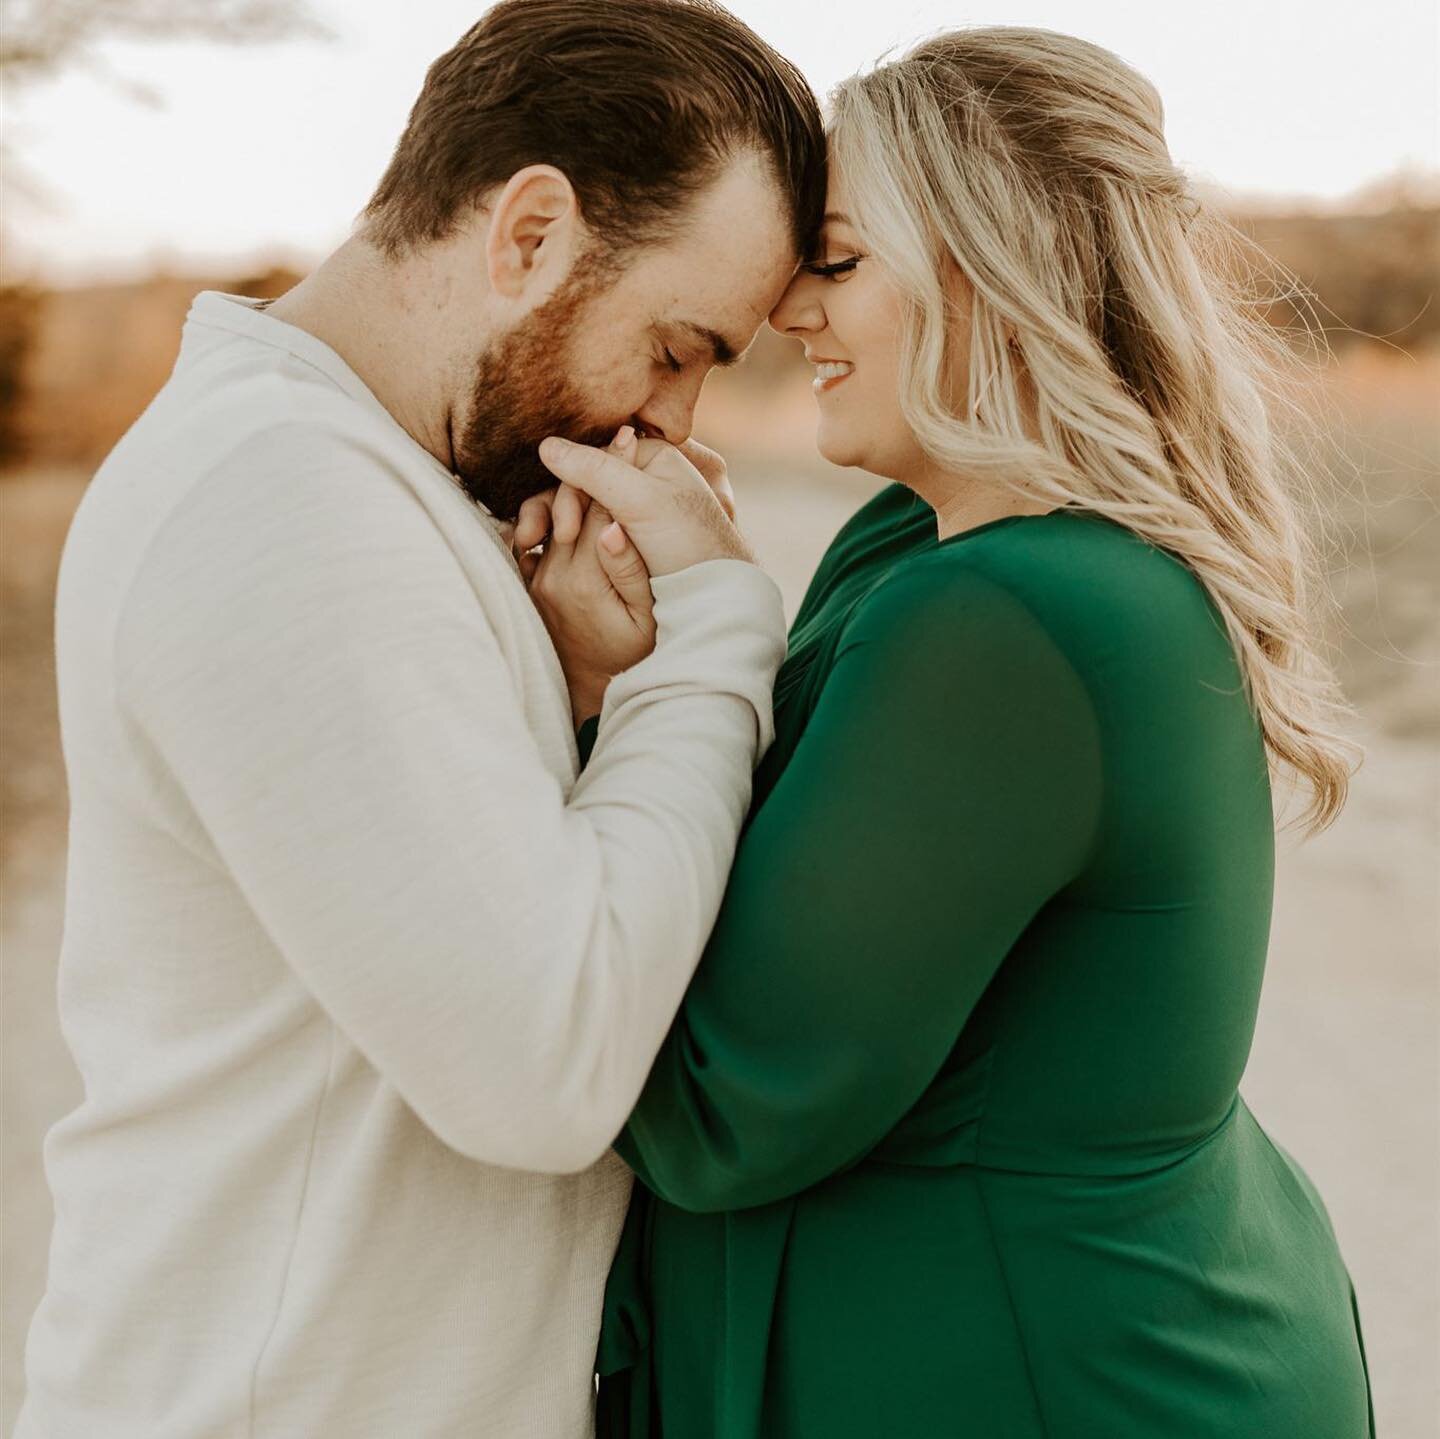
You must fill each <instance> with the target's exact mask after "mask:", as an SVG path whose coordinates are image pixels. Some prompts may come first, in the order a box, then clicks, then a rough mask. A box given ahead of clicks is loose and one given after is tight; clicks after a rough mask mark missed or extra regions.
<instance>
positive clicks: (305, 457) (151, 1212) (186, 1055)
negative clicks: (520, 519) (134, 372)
mask: <svg viewBox="0 0 1440 1439" xmlns="http://www.w3.org/2000/svg"><path fill="white" fill-rule="evenodd" d="M655 589H656V600H657V603H656V613H657V617H658V620H659V642H658V645H657V647H656V649H655V652H654V653H653V654H652V655H651V656H650V657H649V658H648V659H646V660H644V661H642V662H641V663H640V664H638V665H637V666H635V667H634V668H633V669H631V670H629V671H628V672H626V673H625V674H624V675H622V676H620V677H619V678H617V679H616V680H615V681H614V682H613V683H612V684H611V686H610V690H609V693H608V695H607V697H606V703H605V710H604V713H603V715H602V717H601V726H600V734H599V739H598V742H597V744H596V747H595V751H594V754H593V757H592V758H591V760H590V762H589V764H588V766H587V767H586V769H585V772H584V774H583V776H581V777H579V778H578V779H577V758H576V747H575V738H574V735H573V733H572V730H571V721H570V710H569V704H568V701H567V698H566V692H565V684H564V680H563V677H562V675H561V671H560V667H559V663H558V661H557V659H556V656H555V653H554V651H553V649H552V647H551V645H550V642H549V639H548V637H547V635H546V633H545V630H544V628H543V626H542V625H541V623H540V620H539V618H538V616H537V615H536V613H535V611H534V609H533V608H532V606H531V604H530V601H529V598H528V596H527V594H526V592H525V588H524V586H523V584H522V582H521V580H520V578H519V575H518V571H517V569H516V567H515V564H514V561H513V560H512V558H511V556H510V553H509V551H508V549H507V548H506V546H505V543H504V540H503V538H502V537H501V535H500V534H499V532H498V529H497V527H496V525H495V524H494V522H493V521H491V520H490V519H489V517H488V516H486V515H485V514H484V513H483V512H482V511H480V510H478V509H477V508H476V507H475V506H474V505H473V504H471V502H470V501H469V500H468V499H466V497H465V496H464V495H463V493H462V492H461V491H460V489H459V488H458V486H457V485H456V484H455V482H454V480H453V479H452V478H451V476H450V475H449V474H448V473H447V472H446V470H445V469H444V468H443V466H441V465H440V464H438V463H437V462H436V461H435V460H434V459H433V458H432V457H431V456H430V455H429V454H428V453H426V452H425V451H424V450H423V449H421V448H420V447H419V446H417V445H416V444H415V443H414V442H413V441H412V440H411V439H410V438H409V437H408V436H407V435H406V434H405V432H404V431H403V430H401V429H400V428H399V426H398V425H396V423H395V422H394V421H393V420H392V419H391V417H390V416H389V414H387V413H386V411H385V410H384V409H383V408H382V407H381V406H380V404H379V403H378V402H377V401H376V400H375V398H374V396H373V395H371V393H370V392H369V391H368V390H367V389H366V388H365V386H364V385H363V384H362V383H361V382H360V380H359V379H358V378H357V377H356V375H355V374H354V373H353V372H352V371H351V370H350V369H348V368H347V366H346V365H345V364H344V363H343V362H342V361H341V360H340V358H339V357H338V356H337V355H336V354H335V353H334V351H332V350H330V349H329V348H328V347H327V346H325V345H324V344H322V343H321V342H320V341H318V340H316V339H315V338H314V337H312V336H310V335H308V334H305V333H303V332H302V331H299V330H297V329H295V328H294V327H292V326H289V325H286V324H284V323H282V322H281V321H279V320H276V319H274V318H272V317H271V316H269V315H266V314H265V313H264V312H263V311H260V310H257V309H256V308H254V305H253V302H245V301H240V300H236V299H233V298H230V297H226V296H221V295H217V294H205V295H201V296H200V297H199V298H198V299H197V301H196V303H195V306H194V309H193V310H192V312H191V315H190V319H189V321H188V323H187V325H186V328H185V336H184V343H183V347H182V350H181V354H180V359H179V362H178V364H177V366H176V369H175V373H174V375H173V376H172V378H171V379H170V381H169V383H168V384H167V385H166V387H165V389H164V390H163V391H162V392H161V394H160V396H159V397H158V398H157V400H156V401H155V403H154V404H153V405H152V406H151V407H150V409H149V410H148V411H147V412H146V414H145V415H144V416H143V417H142V418H141V420H140V421H139V422H138V423H137V424H136V425H135V427H134V428H133V429H132V430H131V431H130V433H129V434H128V435H127V436H126V437H125V439H124V440H123V441H122V442H121V443H120V445H119V446H118V447H117V448H116V450H115V452H114V453H113V454H112V455H111V457H110V458H109V460H107V462H106V464H105V465H104V467H103V468H102V469H101V471H100V473H99V474H98V475H97V476H96V479H95V481H94V483H93V485H92V486H91V488H90V490H89V492H88V494H87V495H86V497H85V500H84V502H83V504H82V505H81V508H80V511H79V513H78V515H77V517H76V520H75V524H74V528H73V530H72V531H71V534H70V538H69V540H68V542H67V545H66V550H65V557H64V561H63V565H62V571H61V580H60V594H59V601H58V618H57V643H58V656H59V681H60V702H61V721H62V731H63V739H64V748H65V759H66V765H67V769H68V774H69V782H70V796H71V827H70V855H69V876H68V894H67V905H66V918H65V938H64V949H63V954H62V958H61V965H60V1014H61V1019H62V1023H63V1027H64V1031H65V1035H66V1038H67V1041H68V1043H69V1045H70V1047H71V1049H72V1050H73V1053H74V1056H75V1061H76V1063H77V1065H78V1066H79V1069H80V1072H81V1075H82V1076H83V1078H84V1081H85V1099H84V1102H83V1103H82V1104H81V1105H80V1107H79V1108H78V1109H77V1110H75V1111H74V1112H73V1113H72V1114H70V1115H69V1116H68V1117H67V1118H65V1119H63V1120H62V1121H61V1122H60V1123H59V1124H58V1125H56V1127H55V1128H54V1130H53V1131H52V1132H51V1134H50V1136H49V1139H48V1141H47V1144H46V1150H45V1158H46V1168H47V1173H48V1176H49V1179H50V1183H51V1187H52V1189H53V1192H54V1196H55V1204H56V1224H55V1233H54V1239H53V1243H52V1249H51V1259H50V1273H49V1282H48V1287H47V1290H46V1293H45V1296H44V1299H43V1301H42V1302H41V1305H40V1307H39V1310H38V1311H37V1314H36V1316H35V1319H34V1322H33V1325H32V1328H31V1332H30V1339H29V1346H28V1351H27V1369H28V1383H27V1389H28V1397H27V1401H26V1405H25V1408H24V1410H23V1413H22V1416H21V1419H20V1423H19V1427H18V1429H17V1431H16V1432H17V1435H18V1436H20V1439H37V1436H48V1439H110V1436H114V1439H202V1436H204V1439H221V1436H224V1439H232V1436H233V1439H240V1436H245V1439H251V1436H256V1439H279V1436H318V1439H458V1436H462V1435H463V1436H496V1439H552V1436H554V1439H581V1436H584V1435H588V1434H589V1433H590V1432H591V1429H592V1403H593V1400H592V1392H593V1390H592V1382H591V1364H592V1359H593V1356H594V1350H595V1340H596V1334H597V1329H598V1322H599V1307H600V1299H601V1294H602V1289H603V1285H604V1280H605V1273H606V1268H607V1265H608V1263H609V1260H610V1257H611V1253H612V1250H613V1247H614V1244H615V1240H616V1237H617V1234H618V1230H619V1226H620V1222H621V1218H622V1216H623V1212H624V1209H625V1205H626V1200H627V1197H628V1193H629V1183H630V1179H629V1174H628V1172H627V1171H626V1169H625V1168H624V1166H623V1165H622V1164H621V1163H620V1161H619V1160H618V1159H617V1158H615V1156H614V1155H613V1154H610V1153H609V1152H608V1146H609V1144H610V1142H611V1140H612V1139H613V1137H614V1136H615V1134H616V1133H617V1132H618V1130H619V1128H620V1126H621V1125H622V1123H623V1122H624V1120H625V1118H626V1116H627V1113H628V1111H629V1109H630V1106H631V1104H632V1102H633V1101H634V1100H635V1098H636V1096H637V1094H638V1093H639V1090H640V1088H641V1085H642V1083H643V1082H644V1079H645V1075H646V1072H647V1070H648V1068H649V1065H650V1062H651V1060H652V1058H653V1056H654V1054H655V1052H656V1050H657V1048H658V1047H659V1043H660V1040H661V1038H662V1036H663V1034H664V1032H665V1030H666V1028H667V1027H668V1024H669V1022H670V1019H671V1017H672V1015H673V1013H674V1011H675V1009H676V1007H677V1006H678V1004H679V1001H680V997H681V994H682V992H683V990H684V988H685V985H686V983H687V981H688V980H689V978H690V974H691V971H692V969H693V967H694V964H695V961H696V958H697V956H698V955H699V953H700V949H701V947H702V945H703V942H704V939H705V936H706V934H707V932H708V930H709V927H710V925H711V923H712V921H713V919H714V916H715V912H716V909H717V907H718V905H719V900H720V895H721V891H722V888H723V885H724V881H725V876H726V872H727V869H728V866H729V863H730V860H731V856H732V851H733V847H734V844H735V839H736V835H737V833H738V830H739V826H740V822H741V819H742V817H743V814H744V812H745V807H746V803H747V800H748V797H749V791H750V773H751V768H752V766H753V764H754V761H755V759H756V756H757V752H758V750H759V749H760V748H762V747H763V745H764V744H765V743H766V741H767V740H768V736H769V723H770V718H769V703H770V699H769V690H770V685H771V682H772V680H773V678H774V674H775V670H776V668H777V666H778V664H779V661H780V659H781V656H782V653H783V649H784V628H783V620H782V615H781V607H780V599H779V595H778V592H777V591H776V589H775V587H774V585H773V584H772V583H771V582H770V581H769V580H768V579H766V578H765V576H763V575H762V574H761V573H760V572H759V571H758V570H757V569H755V568H754V567H752V566H748V565H744V564H741V563H739V562H737V561H716V562H712V563H709V564H705V565H700V566H697V567H696V568H694V569H692V570H689V571H686V572H684V573H683V574H679V575H675V576H671V577H668V578H665V579H663V580H660V581H658V582H657V583H656V586H655Z"/></svg>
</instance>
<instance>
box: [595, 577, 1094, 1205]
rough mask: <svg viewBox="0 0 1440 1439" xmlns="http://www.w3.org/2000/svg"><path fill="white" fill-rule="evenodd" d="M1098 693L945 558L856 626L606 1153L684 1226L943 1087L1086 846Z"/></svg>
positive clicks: (779, 1185) (980, 583) (804, 1175)
mask: <svg viewBox="0 0 1440 1439" xmlns="http://www.w3.org/2000/svg"><path fill="white" fill-rule="evenodd" d="M1099 795H1100V773H1099V746H1098V738H1097V729H1096V724H1095V720H1094V716H1093V712H1092V709H1091V706H1090V703H1089V699H1088V695H1087V692H1086V690H1085V688H1084V686H1083V684H1082V682H1081V680H1080V678H1079V676H1078V675H1077V673H1076V672H1075V670H1074V669H1073V668H1072V666H1071V664H1070V662H1069V660H1068V659H1067V658H1066V656H1065V655H1064V654H1062V653H1061V651H1060V650H1059V649H1058V648H1057V646H1056V645H1055V644H1054V643H1053V641H1052V639H1051V637H1050V636H1049V634H1048V633H1047V632H1046V630H1045V629H1044V627H1043V626H1042V625H1041V624H1040V623H1039V622H1038V621H1037V620H1036V619H1035V618H1034V616H1033V615H1032V614H1031V613H1030V612H1029V611H1028V610H1027V608H1026V607H1025V605H1024V604H1023V603H1022V602H1021V601H1020V600H1019V599H1017V598H1016V596H1015V595H1014V594H1012V593H1011V592H1010V591H1009V590H1008V589H1007V588H1006V587H1005V586H1003V585H1000V584H997V583H994V582H992V581H991V580H989V579H987V578H984V577H982V576H981V575H980V574H978V573H974V572H971V571H969V570H967V569H964V568H962V567H961V566H960V565H958V564H957V563H956V557H954V556H947V557H945V559H944V560H937V561H925V562H922V563H919V564H916V565H913V566H912V567H910V569H909V570H908V571H907V572H906V573H904V574H902V575H900V576H897V577H896V578H894V579H892V580H891V581H889V582H888V583H887V584H886V585H885V586H883V587H882V588H881V589H880V590H879V591H877V593H876V594H875V595H874V596H872V598H871V599H870V600H869V601H867V602H866V605H865V608H864V609H863V611H862V612H860V613H858V614H857V616H856V617H855V619H854V620H852V622H851V627H850V629H849V631H848V632H847V634H846V637H845V639H844V640H843V641H842V648H841V651H840V653H839V654H838V656H837V659H836V661H835V664H834V668H833V669H832V671H831V672H830V674H829V675H828V676H827V677H826V680H825V685H824V688H823V690H822V692H821V694H820V697H819V699H818V701H817V704H816V708H815V710H814V713H813V714H812V715H811V717H810V720H809V723H808V725H807V728H806V730H805V733H804V735H803V737H802V738H801V740H800V742H799V744H798V746H797V747H796V750H795V753H794V755H793V756H792V758H791V761H790V763H789V765H788V766H787V768H786V769H785V772H784V774H783V775H782V776H781V777H780V779H779V781H778V782H777V784H776V786H775V788H774V789H773V790H772V792H771V793H770V795H769V796H768V797H767V799H766V801H765V803H764V805H763V806H762V807H761V809H760V810H759V812H758V813H757V815H756V816H755V818H754V820H753V822H752V823H751V825H750V827H749V829H748V830H747V831H746V833H745V837H744V839H743V840H742V842H741V845H740V849H739V852H738V855H737V857H736V863H735V868H734V870H733V871H732V873H731V878H730V886H729V889H728V891H727V893H726V897H725V901H724V904H723V905H722V908H721V912H720V916H719V919H718V922H717V924H716V927H715V930H714V932H713V934H712V936H711V938H710V941H709V943H708V945H707V947H706V950H705V954H704V956H703V957H702V959H701V962H700V966H699V970H698V972H697V974H696V978H695V981H694V983H693V984H692V986H691V988H690V990H689V992H688V994H687V996H686V999H685V1002H684V1004H683V1006H682V1007H681V1010H680V1014H679V1016H678V1018H677V1020H676V1023H675V1026H674V1028H673V1029H672V1030H671V1032H670V1034H669V1035H668V1037H667V1038H666V1040H665V1043H664V1044H663V1045H662V1046H661V1050H660V1054H659V1057H658V1059H657V1061H656V1064H655V1067H654V1070H653V1071H652V1073H651V1075H650V1077H649V1080H648V1081H647V1083H646V1086H645V1090H644V1093H643V1095H642V1096H641V1099H640V1103H639V1104H638V1106H637V1107H636V1109H635V1112H634V1114H633V1115H632V1116H631V1118H630V1121H629V1123H628V1125H627V1127H626V1129H625V1132H624V1134H623V1135H622V1137H621V1139H620V1141H619V1142H618V1143H617V1146H616V1147H617V1149H618V1150H619V1151H620V1153H621V1154H622V1155H623V1156H624V1158H625V1159H626V1160H627V1161H628V1162H629V1163H630V1164H631V1166H632V1167H633V1168H634V1170H635V1171H636V1173H637V1175H638V1176H639V1177H640V1178H641V1179H642V1180H643V1181H644V1183H645V1184H646V1185H647V1186H649V1187H650V1188H651V1189H652V1190H654V1191H655V1192H656V1193H658V1194H659V1195H661V1196H662V1197H663V1198H665V1199H667V1200H669V1201H670V1202H672V1203H674V1204H676V1205H679V1206H681V1207H683V1208H687V1209H691V1210H697V1211H706V1210H724V1209H739V1208H745V1207H748V1206H751V1205H757V1204H763V1203H768V1202H770V1201H772V1200H775V1199H779V1198H782V1197H784V1196H786V1195H789V1194H793V1193H796V1192H798V1191H799V1190H801V1189H803V1188H805V1187H807V1186H809V1185H811V1184H814V1183H816V1182H817V1181H819V1180H820V1179H823V1178H825V1177H826V1176H828V1175H830V1174H833V1173H836V1172H838V1171H840V1170H843V1169H845V1168H847V1167H849V1166H850V1165H851V1164H853V1163H855V1162H856V1161H857V1160H858V1159H860V1158H862V1157H863V1156H864V1154H865V1153H866V1152H867V1151H868V1150H870V1149H871V1148H873V1147H874V1145H875V1144H876V1143H877V1142H878V1141H879V1140H880V1139H881V1138H883V1137H884V1135H885V1134H886V1133H887V1132H888V1131H889V1130H890V1129H891V1128H893V1127H894V1125H895V1124H896V1123H897V1122H898V1121H899V1120H900V1118H901V1117H902V1116H903V1115H904V1114H905V1112H906V1111H907V1110H908V1109H909V1108H910V1107H911V1106H912V1105H913V1104H914V1103H915V1101H916V1100H917V1099H918V1098H919V1097H920V1095H921V1094H922V1093H923V1092H924V1090H925V1089H926V1087H927V1086H928V1085H929V1083H930V1082H931V1080H932V1079H933V1078H934V1076H935V1075H936V1073H937V1072H938V1070H939V1068H940V1066H941V1064H942V1063H943V1061H944V1060H945V1058H946V1056H947V1055H948V1053H949V1052H950V1050H951V1048H952V1047H953V1045H954V1044H955V1042H956V1039H957V1038H958V1036H959V1034H960V1031H961V1030H962V1028H963V1027H964V1025H965V1023H966V1020H967V1018H968V1016H969V1015H970V1012H971V1011H972V1009H973V1008H974V1006H975V1004H976V1002H977V1001H978V1000H979V998H980V996H981V994H982V993H983V992H984V990H985V988H986V986H987V985H988V984H989V982H990V980H991V978H992V977H993V975H994V974H995V972H996V969H997V968H998V966H999V965H1000V963H1001V962H1002V960H1003V959H1004V957H1005V955H1006V953H1007V951H1008V950H1009V949H1010V948H1011V947H1012V946H1013V945H1014V943H1015V942H1016V940H1017V939H1018V938H1019V936H1020V934H1021V933H1022V931H1023V930H1024V929H1025V927H1026V926H1027V925H1028V924H1029V923H1030V921H1031V920H1032V919H1033V918H1034V916H1035V915H1036V913H1037V912H1038V911H1039V910H1040V908H1041V907H1042V906H1043V905H1044V904H1045V903H1046V902H1047V901H1048V900H1049V899H1050V898H1051V897H1052V896H1054V895H1055V894H1056V893H1057V892H1058V891H1059V890H1060V889H1062V888H1063V887H1064V886H1065V885H1066V884H1067V883H1068V882H1069V881H1070V880H1071V879H1073V878H1074V877H1075V876H1076V875H1077V873H1078V872H1079V871H1080V869H1081V867H1082V866H1083V864H1084V861H1085V857H1086V855H1087V852H1088V849H1089V846H1090V843H1091V837H1092V834H1093V832H1094V829H1095V826H1096V823H1097V813H1098V806H1099Z"/></svg>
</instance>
